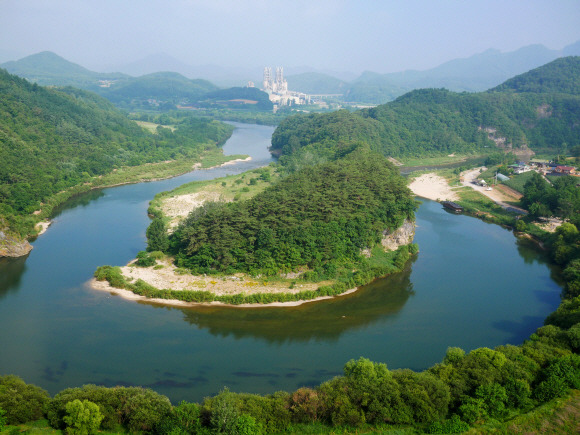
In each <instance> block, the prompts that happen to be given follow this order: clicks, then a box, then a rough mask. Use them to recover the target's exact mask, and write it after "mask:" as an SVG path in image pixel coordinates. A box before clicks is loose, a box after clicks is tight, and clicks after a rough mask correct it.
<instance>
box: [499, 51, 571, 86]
mask: <svg viewBox="0 0 580 435" xmlns="http://www.w3.org/2000/svg"><path fill="white" fill-rule="evenodd" d="M498 91H501V92H505V91H510V92H541V93H547V92H555V93H562V94H572V95H580V57H578V56H570V57H562V58H560V59H556V60H554V61H553V62H550V63H549V64H546V65H543V66H541V67H539V68H535V69H533V70H531V71H528V72H527V73H525V74H520V75H518V76H515V77H514V78H512V79H509V80H507V81H506V82H505V83H503V84H501V85H500V86H497V87H496V88H493V89H492V90H491V92H498Z"/></svg>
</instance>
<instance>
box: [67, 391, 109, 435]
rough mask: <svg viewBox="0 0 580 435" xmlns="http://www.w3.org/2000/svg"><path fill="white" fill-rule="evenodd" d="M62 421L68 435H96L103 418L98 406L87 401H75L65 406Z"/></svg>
mask: <svg viewBox="0 0 580 435" xmlns="http://www.w3.org/2000/svg"><path fill="white" fill-rule="evenodd" d="M66 413H67V415H65V416H64V418H63V420H64V422H65V423H66V424H67V428H66V433H67V434H70V435H91V434H94V433H97V431H98V429H99V427H100V426H101V421H103V418H104V416H103V415H102V414H101V412H100V410H99V406H98V405H96V404H95V403H93V402H90V401H88V400H83V401H82V402H81V401H80V400H79V399H75V400H73V401H72V402H68V403H67V404H66Z"/></svg>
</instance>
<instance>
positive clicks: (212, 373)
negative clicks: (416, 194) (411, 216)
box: [0, 124, 561, 402]
mask: <svg viewBox="0 0 580 435" xmlns="http://www.w3.org/2000/svg"><path fill="white" fill-rule="evenodd" d="M236 126H237V127H238V128H237V129H236V131H235V132H234V135H233V136H232V138H231V139H230V140H229V141H228V143H227V144H226V146H225V147H224V149H225V152H226V154H237V153H245V154H250V155H252V157H253V160H252V161H250V162H243V163H239V164H236V165H231V166H226V167H222V168H216V169H212V170H202V171H195V172H192V173H190V174H186V175H184V176H181V177H177V178H174V179H171V180H164V181H160V182H154V183H141V184H135V185H128V186H121V187H116V188H111V189H104V190H102V191H96V192H92V193H90V194H89V195H86V196H83V197H80V198H77V199H76V200H74V201H72V202H70V203H69V204H67V206H66V207H64V208H63V209H62V210H61V211H59V212H58V214H57V215H56V216H55V219H54V224H53V225H52V226H51V227H50V228H49V230H48V231H47V232H46V233H45V234H44V235H42V236H41V237H39V238H38V239H37V240H36V241H35V242H34V250H33V251H32V252H31V254H30V255H29V256H28V257H27V258H20V259H11V260H8V259H3V260H0V328H1V331H2V333H1V334H0V374H8V373H13V374H17V375H19V376H21V377H22V378H23V379H25V380H26V381H27V382H30V383H34V384H37V385H39V386H42V387H43V388H45V389H47V390H48V391H49V392H50V393H52V394H54V393H56V392H58V391H60V390H62V389H64V388H66V387H71V386H81V385H83V384H86V383H96V384H102V385H107V386H114V385H142V386H147V387H151V388H153V389H155V390H156V391H158V392H160V393H162V394H165V395H167V396H168V397H169V398H170V399H171V400H172V401H173V402H177V401H179V400H182V399H186V400H191V401H200V400H202V399H203V397H205V396H208V395H214V394H216V393H217V392H219V391H220V390H221V389H222V388H223V387H224V386H228V387H229V388H230V390H232V391H247V392H254V393H271V392H274V391H277V390H282V389H284V390H292V389H295V388H298V387H300V386H304V385H316V384H318V383H320V382H322V381H324V380H326V379H329V378H330V377H332V376H334V375H337V374H339V373H341V370H342V366H343V365H344V363H345V362H346V361H348V360H349V359H351V358H358V357H360V356H365V357H367V358H370V359H372V360H374V361H382V362H385V363H387V365H388V366H389V367H390V368H399V367H410V368H414V369H424V368H426V367H429V366H430V365H432V364H434V363H436V362H438V361H440V360H441V358H442V357H443V355H444V353H445V350H446V348H447V347H448V346H459V347H462V348H464V349H466V350H470V349H473V348H476V347H481V346H489V347H493V346H496V345H499V344H505V343H513V344H519V343H521V342H522V341H523V339H525V338H526V337H527V336H528V335H529V334H530V333H531V332H533V331H534V330H535V328H537V327H538V326H541V324H542V322H543V319H544V318H545V317H546V315H547V314H548V313H550V312H551V311H553V310H554V309H555V308H556V307H557V305H558V303H559V294H560V291H561V287H560V286H559V285H558V284H556V282H554V280H553V279H552V277H551V270H550V268H549V267H548V265H547V264H546V262H545V261H544V259H543V258H542V256H541V254H540V253H538V252H537V251H536V250H535V247H534V246H530V245H528V244H527V243H525V242H520V241H518V240H517V239H515V238H514V237H513V235H512V234H511V233H510V232H508V231H506V230H505V229H502V228H501V227H499V226H495V225H489V224H486V223H484V222H482V221H479V220H477V219H474V218H470V217H467V216H460V215H453V214H450V213H447V212H446V211H444V210H443V209H442V208H441V206H440V205H439V204H437V203H435V202H432V201H424V202H423V204H422V205H421V207H420V208H419V210H418V212H417V224H418V228H417V234H416V238H415V241H416V242H417V243H418V244H419V246H420V253H419V254H418V255H417V256H416V258H415V259H414V260H413V261H412V262H410V263H409V264H408V266H407V269H406V270H405V271H404V272H403V273H400V274H397V275H394V276H390V277H387V278H385V279H381V280H377V281H375V282H374V283H372V284H371V285H368V286H366V287H364V288H363V289H361V290H359V291H358V292H356V293H354V294H352V295H348V296H344V297H341V298H337V299H334V300H331V301H323V302H317V303H310V304H306V305H304V306H301V307H293V308H259V309H240V308H216V307H211V308H210V307H200V308H190V309H183V308H168V307H162V306H156V305H153V304H148V303H135V302H130V301H125V300H123V299H121V298H120V297H117V296H113V295H110V294H108V293H106V292H99V291H94V290H91V289H90V288H89V287H88V286H87V284H86V283H87V281H88V280H89V279H90V277H91V276H92V273H93V272H94V270H95V269H96V267H97V266H99V265H103V264H111V265H123V264H126V263H127V262H128V261H129V260H131V259H132V258H134V257H135V255H136V253H137V252H138V251H140V250H142V249H144V247H145V245H146V240H145V229H146V227H147V225H148V223H149V219H148V217H147V215H146V210H147V206H148V203H149V201H150V200H151V199H152V198H153V196H154V195H155V194H156V193H158V192H160V191H164V190H169V189H171V188H173V187H175V186H178V185H180V184H183V183H185V182H188V181H191V180H205V179H210V178H214V177H220V176H224V175H228V174H234V173H240V172H243V171H246V170H248V169H252V168H254V167H257V166H262V165H264V164H267V163H268V162H270V161H271V160H272V159H271V158H270V155H269V154H268V152H267V149H266V148H267V146H268V145H269V141H270V137H271V134H272V131H273V129H272V128H271V127H264V126H247V125H243V124H236Z"/></svg>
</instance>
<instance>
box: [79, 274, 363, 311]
mask: <svg viewBox="0 0 580 435" xmlns="http://www.w3.org/2000/svg"><path fill="white" fill-rule="evenodd" d="M85 286H87V287H89V288H91V289H93V290H98V291H104V292H108V293H110V294H111V295H115V296H120V297H121V298H123V299H125V300H127V301H134V302H148V303H152V304H157V305H164V306H171V307H185V308H187V307H190V308H193V307H204V306H205V307H210V306H214V307H215V306H220V307H227V308H276V307H298V306H300V305H303V304H307V303H310V302H319V301H324V300H328V299H334V298H338V297H341V296H346V295H349V294H351V293H354V292H356V291H357V290H358V289H359V288H360V287H355V288H352V289H349V290H346V291H345V292H343V293H341V294H339V295H336V296H320V297H318V298H314V299H308V300H300V301H291V302H270V303H267V304H226V303H224V302H219V301H212V302H186V301H180V300H178V299H159V298H148V297H146V296H141V295H137V294H135V293H133V292H132V291H131V290H126V289H120V288H116V287H113V286H112V285H111V284H109V282H108V281H97V279H96V278H91V279H90V280H89V281H87V282H86V283H85Z"/></svg>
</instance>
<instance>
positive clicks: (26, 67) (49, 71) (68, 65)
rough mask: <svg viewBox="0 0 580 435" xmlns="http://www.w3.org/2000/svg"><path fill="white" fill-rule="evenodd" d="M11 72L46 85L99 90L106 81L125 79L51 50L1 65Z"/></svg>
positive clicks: (123, 76) (121, 75) (122, 76)
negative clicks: (74, 61)
mask: <svg viewBox="0 0 580 435" xmlns="http://www.w3.org/2000/svg"><path fill="white" fill-rule="evenodd" d="M0 67H1V68H4V69H6V71H8V72H9V73H11V74H16V75H17V76H20V77H24V78H26V79H27V80H29V81H31V82H34V83H38V84H39V85H44V86H48V85H50V86H74V87H77V88H81V89H87V90H91V91H97V90H98V89H99V87H100V86H103V85H104V83H106V82H112V81H117V80H125V79H127V78H128V76H127V75H125V74H121V73H97V72H94V71H90V70H88V69H86V68H84V67H82V66H80V65H77V64H76V63H72V62H69V61H68V60H66V59H64V58H62V57H60V56H58V55H57V54H55V53H52V52H50V51H43V52H41V53H37V54H33V55H31V56H27V57H25V58H22V59H20V60H17V61H11V62H6V63H3V64H1V65H0Z"/></svg>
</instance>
